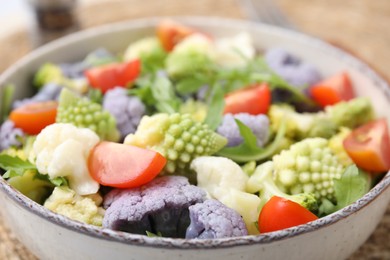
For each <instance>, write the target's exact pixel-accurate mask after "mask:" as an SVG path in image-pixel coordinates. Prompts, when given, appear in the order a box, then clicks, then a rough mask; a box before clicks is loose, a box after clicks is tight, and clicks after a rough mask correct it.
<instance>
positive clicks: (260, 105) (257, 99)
mask: <svg viewBox="0 0 390 260" xmlns="http://www.w3.org/2000/svg"><path fill="white" fill-rule="evenodd" d="M270 104H271V90H270V88H269V87H268V85H267V84H265V83H263V84H261V85H254V86H250V87H247V88H244V89H239V90H236V91H234V92H231V93H229V94H227V95H226V96H225V110H224V114H227V113H231V114H237V113H249V114H252V115H258V114H266V113H267V112H268V108H269V106H270Z"/></svg>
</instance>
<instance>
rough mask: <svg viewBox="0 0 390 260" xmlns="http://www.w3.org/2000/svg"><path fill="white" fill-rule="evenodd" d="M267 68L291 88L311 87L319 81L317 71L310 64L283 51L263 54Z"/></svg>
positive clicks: (277, 49)
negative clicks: (291, 86)
mask: <svg viewBox="0 0 390 260" xmlns="http://www.w3.org/2000/svg"><path fill="white" fill-rule="evenodd" d="M265 60H266V62H267V64H268V66H269V67H270V68H271V69H272V70H274V71H275V73H276V74H278V75H279V76H280V77H282V78H283V79H284V80H286V81H287V82H288V83H290V84H291V85H293V86H297V87H302V86H306V87H308V86H311V85H313V84H315V83H317V82H319V81H320V80H321V75H320V73H319V72H318V70H317V69H316V68H315V67H314V66H313V65H311V64H308V63H305V62H302V61H301V60H300V59H299V58H298V57H296V56H294V55H292V54H291V53H288V52H287V51H286V50H284V49H280V48H272V49H269V50H268V51H267V52H266V53H265Z"/></svg>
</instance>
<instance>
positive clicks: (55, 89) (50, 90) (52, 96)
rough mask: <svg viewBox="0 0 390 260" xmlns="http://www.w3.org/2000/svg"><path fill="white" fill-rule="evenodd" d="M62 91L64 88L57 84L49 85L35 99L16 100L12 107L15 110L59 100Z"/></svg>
mask: <svg viewBox="0 0 390 260" xmlns="http://www.w3.org/2000/svg"><path fill="white" fill-rule="evenodd" d="M61 90H62V86H60V85H58V84H57V83H47V84H45V85H44V86H43V87H42V88H41V89H40V90H39V91H38V93H37V94H35V95H34V96H33V97H30V98H25V99H22V100H16V101H15V102H14V103H13V104H12V107H13V108H14V109H15V108H18V107H20V106H23V105H26V104H31V103H35V102H43V101H50V100H57V99H58V96H59V95H60V92H61Z"/></svg>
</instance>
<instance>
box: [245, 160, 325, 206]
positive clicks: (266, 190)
mask: <svg viewBox="0 0 390 260" xmlns="http://www.w3.org/2000/svg"><path fill="white" fill-rule="evenodd" d="M273 171H274V163H273V162H272V161H269V162H265V163H263V164H261V165H259V166H258V167H257V168H256V170H255V172H254V173H253V174H252V175H251V177H250V178H249V180H248V182H247V187H246V190H247V191H248V192H250V193H257V192H259V193H260V194H259V197H260V199H261V202H260V205H259V210H260V211H261V209H262V208H263V206H264V205H265V204H266V203H267V201H268V200H269V199H271V198H272V197H273V196H278V197H282V198H285V199H288V200H291V201H294V202H296V203H298V204H300V205H302V206H303V207H305V208H307V209H308V210H310V211H313V212H316V211H317V210H318V203H317V199H316V198H315V196H314V194H312V193H298V194H294V195H289V194H287V193H285V192H284V191H283V190H282V189H281V188H279V187H278V186H277V184H276V182H275V181H276V180H275V179H274V176H273Z"/></svg>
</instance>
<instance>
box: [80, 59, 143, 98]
mask: <svg viewBox="0 0 390 260" xmlns="http://www.w3.org/2000/svg"><path fill="white" fill-rule="evenodd" d="M140 71H141V62H140V61H139V60H138V59H136V60H133V61H129V62H125V63H111V64H107V65H103V66H100V67H95V68H91V69H88V70H86V71H85V76H86V77H87V78H88V81H89V84H90V85H91V86H92V87H94V88H97V89H100V90H101V91H102V92H103V93H105V92H106V91H107V90H109V89H112V88H115V87H126V86H127V85H128V84H129V83H131V82H133V81H134V80H135V79H136V78H137V77H138V75H139V74H140Z"/></svg>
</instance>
